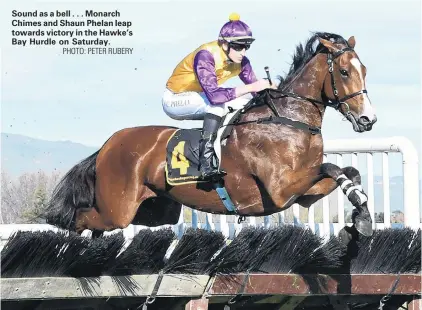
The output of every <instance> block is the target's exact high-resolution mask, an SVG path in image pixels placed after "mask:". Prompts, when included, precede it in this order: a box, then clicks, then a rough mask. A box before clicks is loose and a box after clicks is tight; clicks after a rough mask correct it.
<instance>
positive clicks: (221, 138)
mask: <svg viewBox="0 0 422 310" xmlns="http://www.w3.org/2000/svg"><path fill="white" fill-rule="evenodd" d="M241 112H242V110H230V111H229V112H228V113H227V114H226V115H225V116H224V117H223V118H222V120H221V124H220V127H219V129H218V131H217V137H216V139H215V141H214V152H215V155H216V157H215V158H214V160H215V163H216V165H217V166H218V167H219V166H220V163H221V146H222V145H225V143H226V141H227V138H228V137H229V136H230V134H231V131H232V130H233V126H234V125H235V123H237V122H238V120H239V119H240V116H241ZM200 139H201V129H200V128H190V129H181V128H180V129H177V130H176V131H175V132H174V133H173V134H172V135H171V136H170V138H169V139H168V141H167V146H166V151H167V152H166V167H165V171H166V180H167V183H168V184H170V185H172V186H178V185H184V184H191V183H207V182H209V181H206V180H202V179H201V178H200V175H201V173H200V171H199V141H200Z"/></svg>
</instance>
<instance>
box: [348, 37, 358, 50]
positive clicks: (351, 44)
mask: <svg viewBox="0 0 422 310" xmlns="http://www.w3.org/2000/svg"><path fill="white" fill-rule="evenodd" d="M347 43H349V46H350V47H351V48H354V47H355V45H356V40H355V37H354V36H351V37H350V38H349V40H347Z"/></svg>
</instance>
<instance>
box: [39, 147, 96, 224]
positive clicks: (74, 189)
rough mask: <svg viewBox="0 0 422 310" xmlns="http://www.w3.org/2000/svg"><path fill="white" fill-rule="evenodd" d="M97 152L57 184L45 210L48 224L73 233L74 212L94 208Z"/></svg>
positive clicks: (71, 170) (76, 166)
mask: <svg viewBox="0 0 422 310" xmlns="http://www.w3.org/2000/svg"><path fill="white" fill-rule="evenodd" d="M99 152H100V150H98V151H96V152H95V153H94V154H92V155H90V156H89V157H87V158H85V159H84V160H82V161H81V162H80V163H78V164H77V165H75V166H74V167H73V168H72V169H70V170H69V171H68V172H67V173H66V175H65V176H64V177H63V178H62V180H61V181H60V182H59V184H57V186H56V188H55V189H54V191H53V194H52V196H51V199H50V201H49V203H48V205H47V209H46V214H45V217H46V221H47V223H48V224H51V225H54V226H57V227H60V228H63V229H68V230H72V231H74V230H75V214H76V210H77V209H80V208H85V209H86V208H92V207H94V206H95V177H96V176H95V166H96V159H97V156H98V153H99Z"/></svg>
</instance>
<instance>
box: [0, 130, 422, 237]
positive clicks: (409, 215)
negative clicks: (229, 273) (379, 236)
mask: <svg viewBox="0 0 422 310" xmlns="http://www.w3.org/2000/svg"><path fill="white" fill-rule="evenodd" d="M393 153H397V155H400V154H401V158H399V160H400V161H401V167H402V180H403V183H402V184H398V185H397V184H392V183H391V182H390V180H391V179H390V165H391V164H390V163H389V160H390V157H391V156H392V154H393ZM333 157H334V160H332V158H333ZM362 157H363V158H364V159H365V160H362V159H361V158H362ZM378 158H379V159H380V160H378ZM324 161H325V162H333V163H334V164H337V165H338V166H340V167H345V166H353V167H355V168H357V169H358V170H359V171H360V172H361V175H362V179H363V180H362V181H363V182H362V183H363V184H364V190H365V192H366V193H367V195H368V199H369V201H368V208H369V211H370V213H371V216H372V219H373V228H374V229H383V228H387V227H392V222H391V219H390V215H391V214H392V213H391V212H392V211H393V212H395V209H396V208H397V206H395V205H391V200H390V193H391V192H390V189H391V188H392V186H395V190H396V194H397V186H399V193H400V195H399V196H402V197H403V199H402V200H401V201H400V203H401V205H402V209H403V213H402V215H404V217H403V224H402V225H404V226H406V227H411V228H413V229H417V228H419V227H421V220H420V202H419V201H420V197H419V163H418V154H417V151H416V149H415V147H414V145H413V144H412V143H411V142H410V141H409V140H408V139H407V138H405V137H389V138H383V139H341V140H326V141H325V146H324ZM347 161H350V164H349V163H347ZM365 163H366V167H365V165H364V164H365ZM399 163H400V162H399ZM375 164H381V167H382V169H381V171H382V180H381V184H382V185H381V184H380V183H377V182H379V180H378V181H377V180H376V178H375V176H376V175H375V168H376V165H375ZM365 168H366V169H365ZM365 184H366V185H365ZM380 186H382V189H381V190H379V191H377V192H376V187H378V188H379V187H380ZM379 192H381V196H382V204H380V203H377V204H376V203H375V195H376V193H378V194H379ZM395 200H397V197H395ZM376 206H378V211H379V212H378V214H379V213H380V212H383V214H384V215H385V216H384V219H383V221H380V219H379V218H380V217H379V216H378V222H377V221H376V220H375V215H376V208H375V207H376ZM380 208H381V209H382V210H380ZM351 209H352V206H351V205H350V203H349V202H348V201H347V198H346V197H345V196H344V194H343V192H342V191H341V190H339V189H336V190H335V191H334V192H332V193H331V194H330V195H328V196H326V197H324V198H323V199H321V200H320V201H319V202H317V203H316V204H315V205H313V206H311V207H310V208H309V210H307V209H304V208H302V207H300V206H299V205H297V204H294V205H293V206H292V208H290V209H289V210H286V211H282V212H279V213H277V214H275V215H272V216H265V217H256V218H255V217H251V218H248V219H247V221H246V222H244V223H242V224H238V223H237V218H235V217H234V216H225V215H211V214H207V213H203V212H199V211H196V210H191V209H189V208H186V207H184V208H183V212H182V214H181V216H180V219H179V223H178V224H176V225H173V226H170V225H167V226H168V227H172V228H173V230H174V231H175V232H176V233H177V234H178V236H179V237H180V236H181V235H182V234H183V231H184V230H185V229H186V228H187V227H197V228H198V227H200V228H205V229H214V230H219V231H221V232H222V233H223V234H224V235H225V236H227V237H229V238H233V236H234V235H235V234H237V233H238V232H239V231H240V230H241V229H242V227H244V226H245V225H253V226H265V227H270V226H274V225H284V224H293V225H304V226H307V227H309V228H310V229H312V230H313V231H314V232H316V233H317V234H319V235H321V236H329V235H332V234H337V233H338V231H339V230H340V229H341V228H342V227H344V226H345V225H351V223H350V213H351V212H350V211H351ZM397 214H398V215H400V214H401V212H397ZM336 217H337V218H336ZM301 218H304V219H305V220H304V221H301V220H300V219H301ZM161 228H162V227H155V228H152V229H153V230H156V229H161ZM49 229H52V230H57V229H56V228H54V227H52V226H50V225H46V224H24V225H17V224H16V225H15V224H3V225H0V234H1V240H2V244H4V242H5V241H6V240H7V239H8V238H9V236H10V234H11V233H12V232H14V231H17V230H49ZM141 229H147V227H145V226H140V225H130V226H129V227H127V228H126V229H124V230H123V233H124V235H125V237H126V238H128V239H131V238H132V237H133V236H134V235H135V234H136V233H137V232H138V231H139V230H141ZM117 231H120V230H116V231H114V232H117ZM114 232H112V233H114Z"/></svg>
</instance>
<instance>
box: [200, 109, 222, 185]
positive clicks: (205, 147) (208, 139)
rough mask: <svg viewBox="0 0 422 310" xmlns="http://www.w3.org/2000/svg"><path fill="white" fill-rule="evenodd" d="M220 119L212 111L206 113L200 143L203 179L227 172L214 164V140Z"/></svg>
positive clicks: (219, 175)
mask: <svg viewBox="0 0 422 310" xmlns="http://www.w3.org/2000/svg"><path fill="white" fill-rule="evenodd" d="M220 121H221V117H219V116H216V115H214V114H210V113H207V114H205V118H204V124H203V129H202V139H201V141H200V144H199V163H200V171H201V174H202V178H203V179H213V178H216V177H221V176H223V175H225V174H226V173H225V172H224V171H221V170H220V171H219V170H218V169H217V167H214V165H213V157H214V141H215V138H216V134H217V130H218V126H219V125H220Z"/></svg>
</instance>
